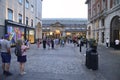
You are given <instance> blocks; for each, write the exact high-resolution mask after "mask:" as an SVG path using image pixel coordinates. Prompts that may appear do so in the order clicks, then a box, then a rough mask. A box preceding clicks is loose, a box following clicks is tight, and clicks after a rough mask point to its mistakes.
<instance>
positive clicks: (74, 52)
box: [0, 44, 120, 80]
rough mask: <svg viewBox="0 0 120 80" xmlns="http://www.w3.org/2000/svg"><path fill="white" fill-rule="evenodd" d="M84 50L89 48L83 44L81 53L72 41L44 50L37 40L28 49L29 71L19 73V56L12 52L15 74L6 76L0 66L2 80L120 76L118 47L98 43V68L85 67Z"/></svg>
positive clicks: (101, 79)
mask: <svg viewBox="0 0 120 80" xmlns="http://www.w3.org/2000/svg"><path fill="white" fill-rule="evenodd" d="M104 49H105V50H104ZM12 50H13V49H12ZM85 51H86V48H85V47H83V48H82V52H81V53H80V52H79V49H78V47H74V45H73V44H67V45H66V46H65V47H58V48H56V49H54V50H52V49H50V50H49V49H45V50H44V49H42V46H41V48H39V49H38V48H37V47H36V45H35V44H32V45H31V48H30V50H28V51H27V53H28V56H27V63H26V66H25V70H26V72H27V74H26V75H23V76H20V75H19V64H18V62H17V60H16V56H15V55H14V53H12V61H11V68H10V71H11V72H12V73H13V76H9V77H5V76H3V75H2V69H1V68H0V80H119V79H120V77H119V75H120V72H117V71H119V70H118V69H119V67H120V65H119V64H120V62H119V61H120V58H119V57H120V54H119V51H114V50H113V49H112V48H107V49H106V48H105V47H98V51H101V52H99V69H98V70H97V71H93V70H90V69H87V68H86V66H85ZM113 51H114V52H113ZM104 52H105V54H104ZM113 53H114V54H113ZM103 54H104V55H103ZM105 59H106V60H105ZM110 62H111V63H110ZM0 66H1V61H0Z"/></svg>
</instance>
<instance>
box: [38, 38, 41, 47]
mask: <svg viewBox="0 0 120 80" xmlns="http://www.w3.org/2000/svg"><path fill="white" fill-rule="evenodd" d="M40 43H41V41H40V39H39V38H38V40H37V47H38V48H39V47H40Z"/></svg>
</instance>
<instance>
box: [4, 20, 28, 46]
mask: <svg viewBox="0 0 120 80" xmlns="http://www.w3.org/2000/svg"><path fill="white" fill-rule="evenodd" d="M25 27H26V26H25V25H23V24H19V23H17V22H13V21H10V20H6V21H5V34H9V40H10V42H11V46H15V42H16V40H18V39H22V40H25Z"/></svg>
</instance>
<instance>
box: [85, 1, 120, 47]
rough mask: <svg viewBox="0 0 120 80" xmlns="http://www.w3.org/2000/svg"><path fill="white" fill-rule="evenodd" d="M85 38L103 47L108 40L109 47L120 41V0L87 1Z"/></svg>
mask: <svg viewBox="0 0 120 80" xmlns="http://www.w3.org/2000/svg"><path fill="white" fill-rule="evenodd" d="M86 4H88V24H87V35H86V36H87V38H88V39H90V38H94V39H96V41H97V42H98V44H102V45H105V44H106V38H109V42H110V44H109V45H110V46H111V47H113V46H114V41H115V40H116V39H119V40H120V0H87V1H86Z"/></svg>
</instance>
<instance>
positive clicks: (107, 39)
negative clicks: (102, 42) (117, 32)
mask: <svg viewBox="0 0 120 80" xmlns="http://www.w3.org/2000/svg"><path fill="white" fill-rule="evenodd" d="M108 44H109V38H106V48H108Z"/></svg>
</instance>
